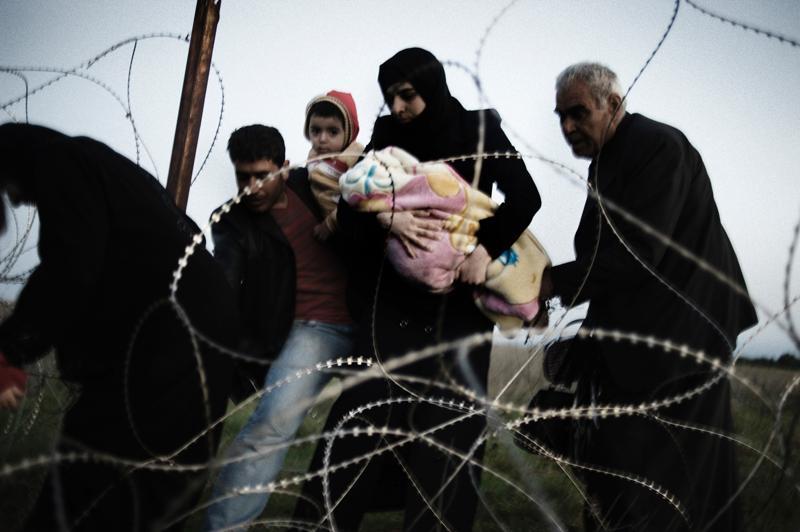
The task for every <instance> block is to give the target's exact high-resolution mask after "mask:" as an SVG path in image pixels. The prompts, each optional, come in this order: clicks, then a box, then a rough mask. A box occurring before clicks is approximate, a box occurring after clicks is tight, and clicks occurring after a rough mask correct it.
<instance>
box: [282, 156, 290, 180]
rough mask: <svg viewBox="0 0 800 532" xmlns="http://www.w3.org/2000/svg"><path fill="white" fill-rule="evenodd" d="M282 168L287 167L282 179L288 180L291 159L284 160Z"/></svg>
mask: <svg viewBox="0 0 800 532" xmlns="http://www.w3.org/2000/svg"><path fill="white" fill-rule="evenodd" d="M281 168H285V170H284V171H283V172H281V179H283V180H284V181H286V180H287V179H289V159H286V160H285V161H283V164H282V165H281Z"/></svg>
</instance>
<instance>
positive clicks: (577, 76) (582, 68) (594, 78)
mask: <svg viewBox="0 0 800 532" xmlns="http://www.w3.org/2000/svg"><path fill="white" fill-rule="evenodd" d="M576 81H580V82H583V83H585V84H586V85H587V86H588V87H589V91H591V93H592V95H593V96H594V99H595V101H596V102H597V104H598V105H600V106H602V107H605V105H606V100H607V99H608V97H609V96H610V95H611V94H617V95H618V96H619V97H620V98H622V96H623V95H624V93H623V92H622V87H621V86H620V84H619V79H618V78H617V74H616V73H614V71H613V70H611V69H610V68H608V67H607V66H605V65H601V64H600V63H588V62H587V63H575V64H574V65H570V66H568V67H567V68H565V69H564V70H563V72H561V74H559V75H558V77H557V78H556V92H561V91H562V90H564V89H566V88H567V87H568V86H570V85H572V84H573V83H574V82H576ZM624 110H625V101H624V100H623V102H622V105H621V111H624Z"/></svg>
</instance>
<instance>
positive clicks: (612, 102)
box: [606, 92, 622, 114]
mask: <svg viewBox="0 0 800 532" xmlns="http://www.w3.org/2000/svg"><path fill="white" fill-rule="evenodd" d="M606 102H607V103H608V106H609V108H610V109H611V110H612V111H614V114H617V112H618V111H619V109H620V106H621V105H622V97H621V96H620V95H619V94H617V93H615V92H612V93H611V94H609V95H608V100H606Z"/></svg>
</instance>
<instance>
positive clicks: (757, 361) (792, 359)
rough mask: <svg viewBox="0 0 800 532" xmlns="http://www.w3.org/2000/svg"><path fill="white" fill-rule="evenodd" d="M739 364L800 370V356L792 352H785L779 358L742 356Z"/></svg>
mask: <svg viewBox="0 0 800 532" xmlns="http://www.w3.org/2000/svg"><path fill="white" fill-rule="evenodd" d="M737 364H745V365H748V366H766V367H770V368H785V369H798V370H800V356H798V355H793V354H791V353H784V354H782V355H781V356H779V357H778V358H768V357H758V358H750V357H748V358H744V357H742V358H740V359H739V361H738V362H737Z"/></svg>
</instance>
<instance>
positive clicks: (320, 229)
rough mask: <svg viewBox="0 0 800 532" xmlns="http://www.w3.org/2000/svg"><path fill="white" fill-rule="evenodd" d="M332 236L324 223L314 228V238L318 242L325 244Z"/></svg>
mask: <svg viewBox="0 0 800 532" xmlns="http://www.w3.org/2000/svg"><path fill="white" fill-rule="evenodd" d="M332 234H333V233H331V230H330V229H328V226H327V225H325V222H322V223H320V224H317V225H315V226H314V238H316V239H317V240H319V241H320V242H325V241H326V240H328V239H329V238H330V237H331V235H332Z"/></svg>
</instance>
